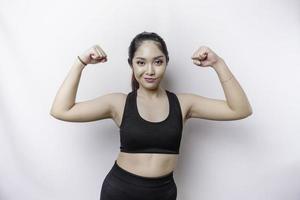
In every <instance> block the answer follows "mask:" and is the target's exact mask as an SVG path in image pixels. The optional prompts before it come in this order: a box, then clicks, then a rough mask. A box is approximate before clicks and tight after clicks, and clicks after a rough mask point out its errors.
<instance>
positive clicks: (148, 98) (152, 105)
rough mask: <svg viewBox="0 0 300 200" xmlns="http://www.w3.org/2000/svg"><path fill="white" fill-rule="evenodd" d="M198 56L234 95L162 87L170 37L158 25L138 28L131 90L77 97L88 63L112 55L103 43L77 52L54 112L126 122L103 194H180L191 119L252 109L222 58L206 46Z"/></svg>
mask: <svg viewBox="0 0 300 200" xmlns="http://www.w3.org/2000/svg"><path fill="white" fill-rule="evenodd" d="M191 58H192V60H193V63H194V64H195V65H197V66H200V67H212V68H213V69H214V70H215V71H216V72H217V74H218V77H219V79H220V82H221V84H222V87H223V89H224V92H225V96H226V101H224V100H218V99H211V98H207V97H203V96H199V95H196V94H190V93H178V94H175V93H173V92H171V91H169V90H167V89H164V88H162V87H161V86H160V82H161V81H162V79H163V77H164V75H165V71H166V68H167V65H168V62H169V56H168V50H167V47H166V44H165V42H164V40H163V39H162V38H161V37H160V36H159V35H157V34H156V33H153V32H152V33H151V32H145V31H144V32H142V33H140V34H138V35H136V36H135V38H134V39H133V40H132V42H131V44H130V46H129V58H128V63H129V65H130V68H131V70H132V72H133V73H132V82H131V86H132V91H131V92H129V93H128V94H124V93H109V94H106V95H103V96H99V97H97V98H95V99H92V100H89V101H84V102H76V103H75V98H76V93H77V88H78V84H79V80H80V76H81V72H82V70H83V69H84V68H85V67H86V65H87V64H96V63H99V62H106V61H107V55H106V54H105V52H104V51H103V50H102V49H101V48H100V46H98V45H95V46H93V47H91V48H90V49H88V50H87V51H86V52H85V53H83V54H82V55H80V56H78V57H77V58H76V61H75V63H74V64H73V66H72V68H71V70H70V72H69V74H68V76H67V78H66V79H65V81H64V82H63V84H62V86H61V87H60V89H59V91H58V93H57V95H56V97H55V100H54V102H53V105H52V109H51V112H50V113H51V115H52V116H53V117H55V118H57V119H60V120H64V121H72V122H88V121H95V120H101V119H107V118H111V119H113V120H114V122H115V123H116V125H117V126H118V127H119V128H120V141H121V146H120V153H119V155H118V158H117V159H116V160H115V162H114V165H113V167H112V168H111V170H110V171H109V173H108V174H107V176H106V177H105V179H104V182H103V184H102V188H101V194H100V200H141V199H143V200H158V199H159V200H175V199H176V197H177V187H176V184H175V182H174V179H173V171H174V169H175V167H176V162H177V157H178V154H179V148H180V141H181V136H182V128H183V126H184V123H185V122H186V120H187V119H190V118H202V119H210V120H238V119H242V118H245V117H248V116H249V115H251V114H252V109H251V106H250V104H249V102H248V99H247V97H246V95H245V93H244V91H243V89H242V88H241V86H240V85H239V83H238V81H237V80H236V79H235V77H234V76H233V74H232V73H231V72H230V70H229V68H228V67H227V65H226V64H225V62H224V60H223V59H222V58H220V57H219V56H218V55H216V53H214V52H213V51H212V50H211V49H210V48H208V47H206V46H202V47H200V48H199V49H198V50H196V51H195V53H194V54H193V55H192V57H191Z"/></svg>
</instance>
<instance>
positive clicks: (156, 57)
mask: <svg viewBox="0 0 300 200" xmlns="http://www.w3.org/2000/svg"><path fill="white" fill-rule="evenodd" d="M160 57H164V56H163V55H161V56H156V57H154V59H156V58H160ZM138 58H139V59H142V60H146V59H145V58H142V57H136V59H138Z"/></svg>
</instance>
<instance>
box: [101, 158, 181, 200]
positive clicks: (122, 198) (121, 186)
mask: <svg viewBox="0 0 300 200" xmlns="http://www.w3.org/2000/svg"><path fill="white" fill-rule="evenodd" d="M176 197H177V187H176V184H175V182H174V178H173V171H172V172H170V173H169V174H166V175H163V176H160V177H144V176H139V175H137V174H133V173H131V172H129V171H127V170H125V169H123V168H121V167H120V166H119V165H118V164H117V161H116V160H115V163H114V165H113V167H112V168H111V170H110V171H109V173H108V174H107V175H106V177H105V179H104V181H103V183H102V188H101V194H100V200H176Z"/></svg>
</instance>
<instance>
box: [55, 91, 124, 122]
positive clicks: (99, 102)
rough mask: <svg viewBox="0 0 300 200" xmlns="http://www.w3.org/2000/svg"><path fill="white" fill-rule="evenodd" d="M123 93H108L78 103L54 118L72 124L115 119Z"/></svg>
mask: <svg viewBox="0 0 300 200" xmlns="http://www.w3.org/2000/svg"><path fill="white" fill-rule="evenodd" d="M122 95H123V93H108V94H105V95H102V96H99V97H96V98H94V99H91V100H87V101H82V102H76V103H75V104H74V106H73V107H72V108H71V109H70V110H68V111H65V112H63V113H60V114H56V115H53V117H55V118H57V119H60V120H63V121H70V122H90V121H96V120H101V119H108V118H113V116H114V113H115V109H116V103H118V98H120V97H121V96H122Z"/></svg>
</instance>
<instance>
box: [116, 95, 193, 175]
mask: <svg viewBox="0 0 300 200" xmlns="http://www.w3.org/2000/svg"><path fill="white" fill-rule="evenodd" d="M176 96H177V98H178V100H179V103H180V109H181V112H182V123H183V124H184V123H185V121H186V119H187V118H186V115H187V111H188V108H187V105H186V103H185V102H184V99H183V96H181V95H180V94H176ZM126 97H127V94H121V95H120V98H119V99H118V100H117V101H119V103H118V104H117V105H116V113H115V116H114V117H113V120H114V121H115V123H116V125H117V126H118V127H120V124H121V122H122V116H123V112H124V106H125V101H126ZM163 98H164V100H166V98H167V97H166V96H164V97H161V99H159V100H157V101H151V102H149V101H148V102H147V100H142V99H140V98H139V99H138V100H137V107H138V112H139V114H140V116H141V117H142V118H144V119H145V120H147V121H150V122H157V121H163V120H164V119H165V118H166V116H167V115H168V113H169V108H168V101H163V100H162V99H163ZM138 102H141V103H138ZM162 102H164V103H162ZM142 105H147V107H148V108H146V107H145V106H144V107H143V106H142ZM148 105H149V106H150V105H151V107H150V109H149V106H148ZM149 110H151V113H150V112H149ZM177 159H178V154H163V153H126V152H119V155H118V158H117V164H118V165H119V166H120V167H122V168H123V169H125V170H127V171H129V172H131V173H134V174H137V175H140V176H145V177H158V176H163V175H165V174H168V173H169V172H171V171H173V170H174V169H175V167H176V164H177Z"/></svg>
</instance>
